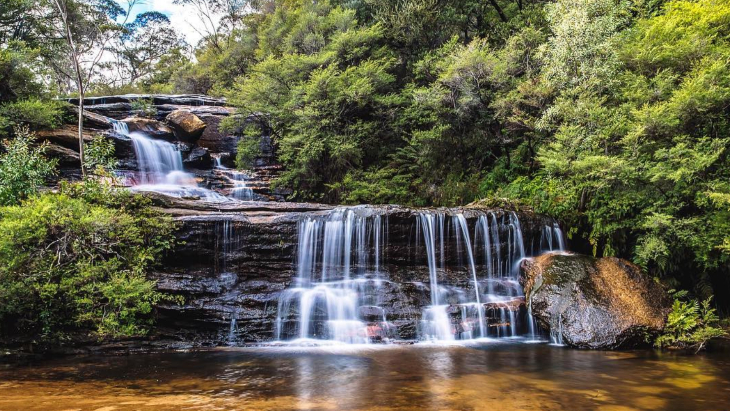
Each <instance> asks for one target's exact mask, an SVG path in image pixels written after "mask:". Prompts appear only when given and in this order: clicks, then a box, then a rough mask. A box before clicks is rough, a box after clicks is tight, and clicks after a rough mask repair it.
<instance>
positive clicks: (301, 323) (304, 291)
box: [275, 206, 564, 344]
mask: <svg viewBox="0 0 730 411" xmlns="http://www.w3.org/2000/svg"><path fill="white" fill-rule="evenodd" d="M469 213H470V215H469V217H468V218H467V216H466V215H465V214H464V213H461V212H458V211H450V210H431V211H424V212H420V213H418V214H417V215H416V216H415V225H414V226H413V229H412V231H411V234H410V235H408V234H407V233H402V232H399V234H398V235H400V236H401V237H399V238H403V236H405V237H406V238H403V240H401V241H405V242H407V243H408V244H409V245H408V250H402V251H401V253H403V254H402V255H400V256H397V257H399V258H401V259H402V258H415V260H416V261H424V262H425V265H427V266H428V285H425V284H423V283H420V282H414V283H412V284H414V285H416V286H417V287H422V288H421V289H422V290H423V291H424V298H425V299H427V301H429V302H430V303H425V304H424V307H423V308H422V310H421V321H420V324H419V329H418V338H419V339H420V340H427V341H453V340H464V339H478V338H497V337H510V338H512V337H518V336H521V337H527V338H529V339H533V340H534V339H536V338H537V337H538V330H537V325H536V323H535V321H534V319H533V318H532V315H531V310H530V307H529V303H528V304H527V305H526V304H525V296H524V292H523V290H522V287H521V286H520V284H519V281H518V278H519V265H520V262H521V261H522V260H523V259H524V258H526V257H529V256H531V255H538V254H540V253H542V252H545V251H552V250H557V249H558V248H560V247H563V244H564V241H563V240H562V232H561V231H560V228H559V226H558V225H557V224H554V223H553V222H550V223H549V224H548V225H546V226H545V227H543V228H542V231H540V230H537V233H541V237H540V236H536V237H535V241H537V237H540V249H539V250H537V251H535V250H532V251H531V252H530V253H528V252H527V251H526V248H525V244H524V238H523V233H522V227H521V224H520V219H519V217H518V215H517V213H514V212H502V211H494V212H479V211H475V210H471V211H470V212H469ZM399 218H402V217H399ZM399 226H400V227H402V224H399ZM472 230H473V231H472ZM298 233H299V234H298V250H297V262H296V270H297V271H296V273H297V274H296V278H295V280H294V283H293V284H292V286H291V288H289V289H287V290H285V291H283V292H282V294H281V295H280V298H279V302H278V312H277V318H276V330H275V334H276V338H277V340H279V341H297V342H300V343H301V342H306V343H311V342H312V340H331V341H337V342H341V343H360V344H363V343H368V342H372V341H373V340H383V341H387V340H389V339H390V338H392V337H393V329H392V328H393V327H392V326H391V324H390V323H389V322H388V318H387V317H388V316H387V312H388V308H389V305H388V304H392V302H390V303H385V302H383V301H381V299H382V298H383V295H387V293H384V292H382V291H383V290H388V288H382V287H386V286H387V285H388V284H389V280H388V277H389V276H390V275H391V270H393V269H395V270H399V268H398V266H397V263H395V264H396V266H394V265H393V264H394V263H393V262H388V261H386V260H385V259H384V251H385V250H386V248H387V240H386V238H387V236H388V220H387V218H386V217H385V215H382V214H380V213H379V212H378V209H374V208H370V207H365V206H360V207H352V208H338V209H335V210H333V211H331V212H329V214H327V215H314V216H307V217H306V218H304V219H302V220H301V221H300V222H299V225H298ZM548 233H549V238H548ZM414 234H415V236H414ZM531 239H532V237H531ZM414 250H415V252H416V254H415V255H414V254H413V251H414ZM394 256H395V255H394ZM396 272H398V271H396ZM424 274H425V272H424ZM390 301H392V300H390Z"/></svg>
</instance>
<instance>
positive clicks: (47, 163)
mask: <svg viewBox="0 0 730 411" xmlns="http://www.w3.org/2000/svg"><path fill="white" fill-rule="evenodd" d="M34 139H35V136H34V135H33V134H32V133H31V132H30V131H29V130H28V128H27V127H18V128H16V131H15V138H14V139H12V140H4V141H3V143H2V145H3V148H4V149H5V153H3V154H2V155H0V206H2V205H12V204H17V203H19V202H20V200H22V199H24V198H27V197H29V196H30V195H32V194H34V193H36V192H37V190H38V187H39V186H41V185H42V184H43V183H44V182H45V179H46V177H48V176H50V175H52V174H53V173H54V168H55V166H56V161H55V160H49V159H47V158H46V157H44V156H43V152H44V150H45V148H46V146H45V144H41V145H40V146H36V147H33V146H32V144H33V140H34Z"/></svg>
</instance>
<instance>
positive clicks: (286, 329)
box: [276, 207, 389, 344]
mask: <svg viewBox="0 0 730 411" xmlns="http://www.w3.org/2000/svg"><path fill="white" fill-rule="evenodd" d="M372 211H373V210H371V209H368V208H365V207H353V208H339V209H335V210H333V211H332V212H330V213H329V214H328V215H325V216H308V217H306V218H304V219H303V220H301V221H300V222H299V238H298V249H297V278H296V279H295V281H294V287H292V288H290V289H287V290H285V291H284V292H283V293H282V295H281V296H280V298H279V305H278V310H277V318H276V337H277V339H278V340H292V339H294V340H300V341H301V340H311V339H315V340H330V341H336V342H343V343H351V344H366V343H368V342H370V341H371V340H372V339H387V338H388V335H387V330H388V328H389V326H388V324H387V322H386V315H385V309H384V308H383V307H380V306H379V305H378V302H379V298H378V295H379V294H380V288H381V287H382V286H383V281H382V279H380V263H381V261H382V252H383V250H384V248H385V244H384V243H383V227H384V226H386V224H385V223H384V221H385V220H386V219H385V218H383V217H382V216H380V215H378V214H374V213H373V212H372ZM366 322H367V324H366Z"/></svg>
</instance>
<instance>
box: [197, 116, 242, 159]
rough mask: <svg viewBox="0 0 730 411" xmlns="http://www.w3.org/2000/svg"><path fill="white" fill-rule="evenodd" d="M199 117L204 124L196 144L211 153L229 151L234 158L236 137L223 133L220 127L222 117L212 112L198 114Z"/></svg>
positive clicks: (236, 146)
mask: <svg viewBox="0 0 730 411" xmlns="http://www.w3.org/2000/svg"><path fill="white" fill-rule="evenodd" d="M199 118H200V120H201V121H203V122H204V123H205V124H206V127H205V131H203V134H202V135H201V136H200V139H199V140H198V145H199V146H201V147H205V148H207V149H209V150H210V151H211V152H213V153H229V155H231V156H232V157H234V158H235V156H236V151H237V149H238V137H236V136H235V135H230V134H227V133H224V132H222V131H221V129H220V123H221V120H223V118H224V117H222V116H219V115H213V114H200V115H199Z"/></svg>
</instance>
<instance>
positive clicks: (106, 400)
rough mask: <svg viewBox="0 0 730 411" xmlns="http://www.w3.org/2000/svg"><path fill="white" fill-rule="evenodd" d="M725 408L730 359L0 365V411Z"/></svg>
mask: <svg viewBox="0 0 730 411" xmlns="http://www.w3.org/2000/svg"><path fill="white" fill-rule="evenodd" d="M180 409H186V410H188V409H189V410H257V411H258V410H419V411H423V410H605V411H608V410H613V411H618V410H683V411H684V410H730V355H729V353H727V352H725V353H714V354H713V353H708V354H701V355H697V356H681V355H670V354H663V355H659V354H657V353H654V352H648V351H641V352H597V351H578V350H570V349H565V348H560V347H552V346H547V345H538V344H505V343H491V344H481V345H471V346H428V345H417V346H396V347H383V346H379V347H375V348H365V349H363V348H358V349H354V348H350V347H342V348H312V349H305V348H273V347H269V348H243V349H231V350H215V351H207V352H176V353H158V354H139V355H131V356H105V357H96V356H94V357H71V358H63V359H57V360H51V361H44V362H42V363H40V364H32V365H23V366H17V365H16V366H0V410H3V411H5V410H96V411H112V410H180Z"/></svg>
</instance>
